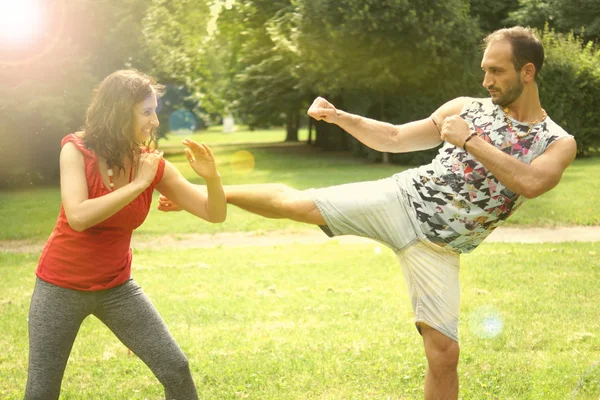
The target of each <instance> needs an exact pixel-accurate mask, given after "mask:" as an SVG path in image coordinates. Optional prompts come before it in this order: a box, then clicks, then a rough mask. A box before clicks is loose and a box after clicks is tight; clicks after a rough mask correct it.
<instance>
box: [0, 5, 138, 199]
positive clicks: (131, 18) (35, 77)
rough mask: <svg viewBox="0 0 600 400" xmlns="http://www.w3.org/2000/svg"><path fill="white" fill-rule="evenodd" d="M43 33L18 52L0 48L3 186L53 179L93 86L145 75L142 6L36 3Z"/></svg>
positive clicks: (0, 169) (0, 180) (6, 46)
mask: <svg viewBox="0 0 600 400" xmlns="http://www.w3.org/2000/svg"><path fill="white" fill-rule="evenodd" d="M41 4H45V6H46V8H45V9H44V11H45V13H44V17H45V18H46V20H45V24H46V25H45V26H47V31H46V32H44V34H43V35H41V36H40V38H38V39H37V40H35V41H33V42H32V43H28V44H27V45H26V46H23V47H22V48H18V47H14V48H13V47H11V45H10V44H9V43H0V82H2V89H3V93H2V97H0V120H1V121H2V124H1V125H0V149H1V151H2V157H1V158H0V187H5V186H29V185H32V184H38V183H50V182H56V181H57V180H58V156H59V152H60V140H61V138H62V137H64V136H65V135H66V134H68V133H71V132H74V131H76V130H78V129H79V128H80V127H81V126H82V125H83V122H84V114H85V109H86V107H87V105H88V103H89V99H90V96H91V93H92V89H93V87H94V86H95V85H96V84H97V83H98V82H100V81H101V80H102V79H103V78H104V77H105V76H106V75H108V74H109V73H111V72H113V71H115V70H117V69H121V68H128V67H137V68H140V69H145V68H146V67H147V66H148V64H147V61H148V58H147V53H146V48H145V47H143V46H142V45H141V43H140V42H139V40H140V38H141V36H140V32H141V29H140V24H141V18H142V15H143V14H144V12H145V8H146V1H145V0H105V1H101V2H100V1H98V2H90V1H78V2H65V1H55V2H45V3H44V2H41Z"/></svg>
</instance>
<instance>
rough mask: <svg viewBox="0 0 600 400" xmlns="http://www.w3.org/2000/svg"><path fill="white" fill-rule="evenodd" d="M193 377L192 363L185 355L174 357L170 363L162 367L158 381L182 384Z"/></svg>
mask: <svg viewBox="0 0 600 400" xmlns="http://www.w3.org/2000/svg"><path fill="white" fill-rule="evenodd" d="M190 376H191V371H190V363H189V361H188V359H187V357H186V356H185V355H183V354H181V355H179V356H178V357H172V358H171V359H170V360H169V361H168V362H165V363H164V364H162V365H161V371H160V372H159V373H158V374H157V377H158V379H159V380H160V381H161V382H163V384H164V383H167V382H181V381H183V380H187V379H189V377H190Z"/></svg>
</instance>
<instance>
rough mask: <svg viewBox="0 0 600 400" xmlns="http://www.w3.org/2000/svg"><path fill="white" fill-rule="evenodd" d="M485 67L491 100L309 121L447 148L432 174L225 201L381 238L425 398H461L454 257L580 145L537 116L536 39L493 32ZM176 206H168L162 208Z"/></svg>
mask: <svg viewBox="0 0 600 400" xmlns="http://www.w3.org/2000/svg"><path fill="white" fill-rule="evenodd" d="M484 43H485V45H486V48H485V51H484V54H483V59H482V62H481V68H482V69H483V71H484V73H485V77H484V80H483V86H484V87H485V88H486V89H487V90H488V91H489V93H490V98H487V99H473V98H467V97H460V98H456V99H454V100H451V101H449V102H447V103H446V104H444V105H442V106H441V107H440V108H438V109H437V110H436V111H435V112H434V113H433V114H432V115H431V117H430V118H426V119H423V120H420V121H414V122H410V123H406V124H403V125H400V126H395V125H391V124H388V123H384V122H379V121H375V120H371V119H368V118H364V117H360V116H357V115H352V114H349V113H346V112H344V111H341V110H338V109H336V108H335V107H334V106H333V105H332V104H331V103H329V102H328V101H327V100H325V99H323V98H320V97H319V98H317V99H316V100H315V101H314V102H313V104H312V105H311V106H310V108H309V110H308V115H310V116H311V117H313V118H315V119H317V120H323V121H326V122H329V123H333V124H336V125H338V126H340V127H341V128H342V129H344V130H345V131H346V132H348V133H350V134H351V135H352V136H354V137H356V138H357V139H358V140H360V141H361V142H362V143H364V144H365V145H367V146H369V147H371V148H373V149H376V150H379V151H382V152H409V151H417V150H423V149H428V148H432V147H435V146H437V145H438V144H439V143H441V142H445V143H444V144H443V146H442V147H441V149H440V151H439V153H438V155H437V156H436V157H435V159H434V160H433V161H432V162H431V163H430V164H428V165H425V166H421V167H419V168H415V169H411V170H407V171H404V172H402V173H399V174H396V175H394V176H392V177H390V178H387V179H382V180H379V181H375V182H362V183H353V184H348V185H341V186H335V187H329V188H323V189H311V190H307V191H298V190H294V189H292V188H289V187H287V186H284V185H277V184H274V185H244V186H230V187H226V195H227V201H228V203H231V204H234V205H236V206H238V207H241V208H243V209H246V210H248V211H250V212H253V213H256V214H260V215H263V216H265V217H270V218H289V219H293V220H295V221H300V222H305V223H310V224H315V225H319V226H320V227H321V228H322V229H323V230H324V231H325V232H326V233H327V234H328V235H329V236H334V235H344V234H352V235H359V236H365V237H369V238H372V239H375V240H378V241H380V242H382V243H384V244H386V245H387V246H389V247H390V248H392V249H393V250H394V252H395V253H396V254H397V256H398V259H399V261H400V264H401V265H402V271H403V273H404V275H405V278H406V283H407V286H408V289H409V293H410V296H411V301H412V305H413V309H414V312H415V321H416V325H417V329H418V330H419V332H420V333H421V335H422V337H423V342H424V346H425V354H426V357H427V361H428V367H427V373H426V376H425V398H426V399H457V397H458V375H457V365H458V358H459V346H458V332H457V325H458V314H459V297H460V288H459V279H458V275H459V273H458V272H459V256H460V254H461V253H468V252H470V251H472V250H473V249H475V248H476V247H477V246H478V245H479V244H480V243H481V242H482V241H483V239H485V237H487V235H489V234H490V233H491V232H492V230H493V229H494V228H496V227H497V226H498V225H499V224H501V223H502V222H503V221H504V220H505V219H506V218H508V216H510V215H511V214H512V213H513V212H514V211H515V210H516V209H517V208H518V207H519V206H520V205H521V204H522V203H523V202H524V201H525V200H526V199H528V198H534V197H537V196H539V195H541V194H543V193H545V192H547V191H548V190H550V189H552V188H553V187H554V186H556V185H557V184H558V182H559V181H560V178H561V176H562V174H563V172H564V170H565V169H566V168H567V166H568V165H569V164H570V163H571V162H572V161H573V160H574V158H575V154H576V143H575V140H574V138H573V137H572V136H571V135H569V134H567V133H566V132H565V131H564V130H563V129H562V128H560V127H559V126H558V125H557V124H556V123H554V122H553V121H552V120H551V119H550V118H549V117H548V116H547V115H546V112H545V111H544V110H543V109H542V107H541V104H540V100H539V94H538V87H537V83H536V77H537V74H538V73H539V72H540V70H541V68H542V64H543V59H544V49H543V46H542V44H541V42H540V41H539V39H538V38H537V37H535V35H534V34H533V32H532V31H531V30H530V29H526V28H522V27H514V28H510V29H501V30H498V31H496V32H494V33H492V34H490V35H489V36H488V37H487V38H486V39H485V40H484ZM173 208H177V206H176V205H173V204H172V203H171V202H170V201H169V200H168V199H166V198H162V199H161V203H160V204H159V209H162V210H164V211H169V210H170V209H173Z"/></svg>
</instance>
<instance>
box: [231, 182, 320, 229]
mask: <svg viewBox="0 0 600 400" xmlns="http://www.w3.org/2000/svg"><path fill="white" fill-rule="evenodd" d="M224 189H225V195H226V196H227V202H228V203H229V204H233V205H234V206H237V207H239V208H241V209H244V210H246V211H249V212H251V213H254V214H258V215H261V216H263V217H267V218H287V219H291V220H294V221H298V222H304V223H307V224H313V225H324V224H325V221H324V220H323V217H322V216H321V213H320V212H319V209H318V208H317V206H316V205H315V203H314V201H313V200H312V198H311V197H310V196H309V195H308V193H307V192H306V191H302V190H296V189H293V188H291V187H289V186H286V185H283V184H279V183H272V184H270V183H269V184H256V185H234V186H225V187H224Z"/></svg>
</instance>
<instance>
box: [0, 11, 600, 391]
mask: <svg viewBox="0 0 600 400" xmlns="http://www.w3.org/2000/svg"><path fill="white" fill-rule="evenodd" d="M575 3H576V4H575ZM0 22H1V23H0V26H1V28H0V91H1V93H2V96H0V227H1V230H0V242H2V247H1V248H2V251H1V252H0V273H1V275H2V282H3V283H2V284H1V286H0V329H1V331H2V336H0V345H1V347H2V348H3V352H2V354H0V397H1V398H8V399H18V398H20V397H21V396H22V393H23V389H24V385H25V379H26V368H27V310H28V306H29V300H30V296H31V292H32V289H33V283H34V270H35V266H36V263H37V258H38V257H39V246H40V245H41V244H43V241H44V239H45V238H47V236H48V235H49V234H50V232H51V231H52V228H53V226H54V223H55V221H56V215H57V214H58V210H59V207H60V193H59V189H58V178H59V177H58V154H59V151H60V140H61V138H62V137H63V136H64V135H65V134H67V133H70V132H74V131H76V130H77V129H79V128H80V127H81V126H82V124H83V118H84V114H85V109H86V107H87V105H88V104H89V100H90V95H91V92H92V90H93V88H94V87H95V86H96V85H97V84H98V83H99V82H100V81H101V80H102V79H103V78H104V77H105V76H106V75H108V74H109V73H111V72H113V71H115V70H117V69H122V68H138V69H140V70H142V71H144V72H147V73H150V74H152V75H153V76H155V77H156V78H157V79H158V80H159V82H161V83H163V84H165V85H166V86H167V92H166V94H165V96H164V97H163V98H162V100H161V104H160V114H159V116H160V121H161V130H160V133H161V138H160V139H159V140H158V147H159V148H161V149H164V150H165V152H166V154H167V158H168V159H169V160H170V161H171V162H173V163H174V164H175V165H176V166H177V167H178V168H179V169H180V170H181V171H182V172H183V173H184V175H185V176H186V177H187V178H188V179H190V180H191V181H193V182H195V183H202V181H201V179H200V178H198V177H196V176H195V175H194V174H193V172H192V171H191V169H190V168H189V166H188V165H187V162H186V160H185V157H184V156H183V154H182V147H181V145H180V144H179V142H180V139H181V138H183V137H184V136H183V135H188V136H190V137H192V138H194V139H196V140H199V141H204V142H206V143H208V144H209V145H211V147H212V148H213V150H214V151H215V154H216V157H217V162H218V165H219V169H220V171H221V174H222V177H223V182H224V183H225V184H236V183H261V182H282V183H287V184H290V185H291V186H294V187H298V188H309V187H319V186H328V185H332V184H339V183H346V182H353V181H361V180H371V179H377V178H382V177H386V176H389V175H391V174H393V173H395V172H398V171H401V170H403V169H406V168H410V167H411V166H414V165H417V164H419V163H423V162H426V161H427V160H429V159H431V158H432V157H433V156H434V155H435V150H433V151H428V152H419V153H413V154H382V153H379V152H376V151H373V150H371V149H368V148H366V147H364V146H363V145H361V144H360V143H358V142H356V141H355V140H354V139H353V138H351V137H350V136H349V135H347V134H346V133H344V132H342V131H341V130H339V129H337V128H336V127H334V126H331V125H327V124H321V123H314V122H311V121H309V119H308V118H307V117H306V108H307V107H308V105H309V104H310V102H311V101H312V99H313V98H314V97H315V96H317V95H321V96H324V97H326V98H328V99H330V100H331V101H333V103H334V104H336V106H339V107H340V108H342V109H345V110H347V111H350V112H354V113H358V114H361V115H366V116H369V117H372V118H376V119H381V120H386V121H390V122H393V123H403V122H406V121H410V120H413V119H417V118H424V117H426V116H428V115H429V114H430V113H431V112H432V111H433V110H435V109H436V108H437V107H438V106H439V105H440V104H442V103H443V102H444V101H446V100H448V99H450V98H453V97H455V96H458V95H468V96H481V97H485V96H486V92H485V91H484V90H483V89H482V88H481V84H480V83H481V80H482V77H483V75H482V73H481V70H480V68H479V62H480V58H481V47H480V43H481V39H482V38H483V37H484V36H485V35H486V34H487V33H489V32H491V31H493V30H494V29H497V28H500V27H503V26H512V25H515V24H521V25H525V26H531V27H534V28H536V29H537V30H538V33H539V35H540V36H541V37H542V40H543V42H544V45H545V48H546V56H547V59H546V63H545V65H544V68H543V70H542V72H541V75H540V80H539V84H540V96H541V100H542V104H543V106H544V108H545V109H546V110H547V111H548V114H549V115H550V117H551V118H552V119H553V120H555V121H556V122H557V123H559V124H560V125H561V126H563V127H564V128H565V129H566V130H567V131H568V132H570V133H571V134H573V135H574V136H575V138H576V139H577V143H578V158H577V160H576V161H575V162H574V164H573V165H572V166H571V167H570V168H569V169H568V170H567V171H566V173H565V176H564V178H563V181H562V182H561V184H560V185H559V186H558V187H557V188H556V189H555V190H553V191H551V192H549V193H547V194H545V195H543V196H541V197H540V198H537V199H534V200H532V201H530V202H528V203H527V204H525V205H524V206H523V207H522V209H520V210H519V211H518V212H517V214H516V215H515V216H514V217H513V218H512V219H511V220H509V221H508V225H509V226H519V227H524V228H527V227H545V228H549V229H550V228H552V227H557V226H590V227H597V226H598V225H600V218H599V214H598V193H599V192H600V159H599V158H597V153H598V149H599V148H600V143H599V142H600V131H599V129H598V127H599V126H600V113H598V112H597V101H598V99H600V96H599V95H600V62H599V61H600V55H599V53H598V48H597V43H598V39H599V38H600V2H598V1H590V0H588V1H583V0H579V1H576V2H573V1H567V0H547V1H536V0H518V1H517V0H513V1H504V2H492V1H489V0H473V1H466V0H449V1H444V2H440V1H434V0H429V1H416V0H415V1H409V0H377V1H375V0H362V1H357V0H338V1H328V0H324V1H315V0H292V1H277V0H275V1H233V0H227V1H201V0H171V1H163V0H153V1H147V0H119V1H117V0H101V1H84V0H77V1H76V0H73V1H67V0H47V1H41V0H40V1H35V0H22V1H21V2H14V3H10V2H3V3H0ZM232 119H233V120H234V121H235V122H236V124H235V125H234V126H233V127H232V126H230V124H231V121H232ZM224 131H229V132H224ZM307 229H311V228H310V227H306V226H303V225H300V224H296V223H293V222H289V221H282V220H266V219H262V218H259V217H255V216H253V215H250V214H248V213H245V212H242V211H240V210H238V209H235V208H233V207H230V209H229V216H228V220H227V221H226V222H225V223H223V224H219V225H211V224H208V223H204V222H203V221H200V220H198V219H195V218H193V217H191V216H189V215H185V213H175V214H173V213H171V214H165V213H160V212H158V211H157V210H155V209H153V210H152V211H151V213H150V215H149V217H148V219H147V221H146V222H145V224H144V225H143V226H142V227H141V228H140V229H139V230H138V231H136V233H135V234H134V238H135V240H136V241H138V242H140V243H143V242H145V243H155V246H144V247H140V248H139V249H137V248H134V253H135V255H134V265H133V270H134V272H133V273H134V277H135V278H136V280H137V281H138V283H140V284H141V285H142V287H144V289H145V291H146V293H147V294H148V295H149V296H150V297H151V299H152V300H153V302H154V303H155V304H156V306H157V308H158V309H159V311H160V312H161V314H162V315H163V317H164V318H165V320H166V322H167V325H168V326H169V328H170V330H171V332H172V333H173V334H174V336H175V337H176V339H177V340H178V342H179V344H180V345H181V347H182V348H183V350H184V352H185V353H186V355H187V356H188V358H189V359H190V364H191V367H192V371H193V373H194V378H195V380H196V383H197V386H198V389H199V393H200V395H201V397H202V398H206V399H239V398H248V399H388V398H389V399H413V398H420V397H422V383H423V376H424V375H423V374H424V368H425V359H424V354H423V351H422V346H421V343H420V338H419V337H418V335H417V334H416V331H415V329H414V326H413V325H412V323H411V318H412V311H411V307H410V303H409V299H408V296H407V294H406V289H405V285H404V282H403V281H402V274H401V272H400V270H399V267H398V266H397V261H396V260H395V257H394V255H393V253H392V252H391V251H390V250H388V249H386V248H385V247H382V246H381V245H379V244H377V243H366V244H353V245H352V246H349V245H344V244H342V243H340V242H339V241H336V240H331V241H328V242H327V243H325V244H302V243H296V244H282V243H281V241H279V240H278V239H279V238H281V237H282V236H284V235H294V234H297V235H302V234H304V233H305V232H307ZM198 233H202V234H207V235H213V234H221V235H231V237H234V235H236V234H240V233H244V234H245V235H246V236H244V237H245V238H247V245H244V246H227V245H221V246H217V247H206V248H202V247H203V246H202V245H201V244H198V246H189V245H185V246H178V245H177V242H178V240H179V241H181V242H182V243H183V242H185V243H188V241H187V240H186V239H187V238H189V237H190V236H189V235H192V234H198ZM253 237H254V238H256V237H268V238H271V239H272V244H270V245H262V246H250V244H252V243H253V241H252V238H253ZM568 239H569V238H565V240H566V241H567V242H566V243H546V244H497V243H485V244H484V245H482V246H481V247H480V248H478V249H477V250H476V251H475V252H473V253H472V254H470V255H467V256H464V257H463V259H462V271H461V279H462V285H463V291H462V293H463V301H462V311H461V312H462V315H461V321H460V328H461V330H460V338H461V344H462V355H461V364H460V366H459V374H460V379H461V392H460V397H461V398H463V399H484V398H490V399H567V398H572V399H598V398H599V396H600V339H599V338H598V335H599V334H600V333H599V332H600V331H599V329H598V327H599V323H600V318H599V317H600V310H598V307H597V304H598V303H599V300H600V294H599V290H598V283H600V280H599V270H598V269H599V267H600V262H599V261H598V260H599V259H598V254H599V251H600V245H599V244H598V243H596V242H590V243H574V242H573V243H569V242H568ZM200 240H202V237H200ZM40 243H41V244H40ZM161 243H165V244H166V245H161ZM161 395H162V394H161V389H160V387H159V385H158V382H156V379H155V378H154V377H153V376H152V374H151V373H150V371H149V370H148V369H147V368H146V367H145V366H144V365H143V364H142V363H141V362H140V361H139V360H138V359H137V358H136V357H135V356H133V355H131V354H130V353H129V352H128V351H127V349H126V348H124V346H123V345H122V344H120V342H118V340H117V339H116V338H114V337H113V336H112V334H111V333H110V332H109V331H108V330H107V329H106V328H105V327H104V326H102V325H101V324H100V323H99V322H98V321H97V320H96V319H95V318H88V319H87V320H86V321H85V323H84V324H83V326H82V329H81V334H80V335H79V337H78V338H77V340H76V342H75V346H74V349H73V352H72V355H71V358H70V360H69V364H68V367H67V370H66V373H65V378H64V384H63V395H62V398H65V399H79V398H82V399H86V398H106V399H134V398H135V399H144V398H148V399H155V398H161Z"/></svg>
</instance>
